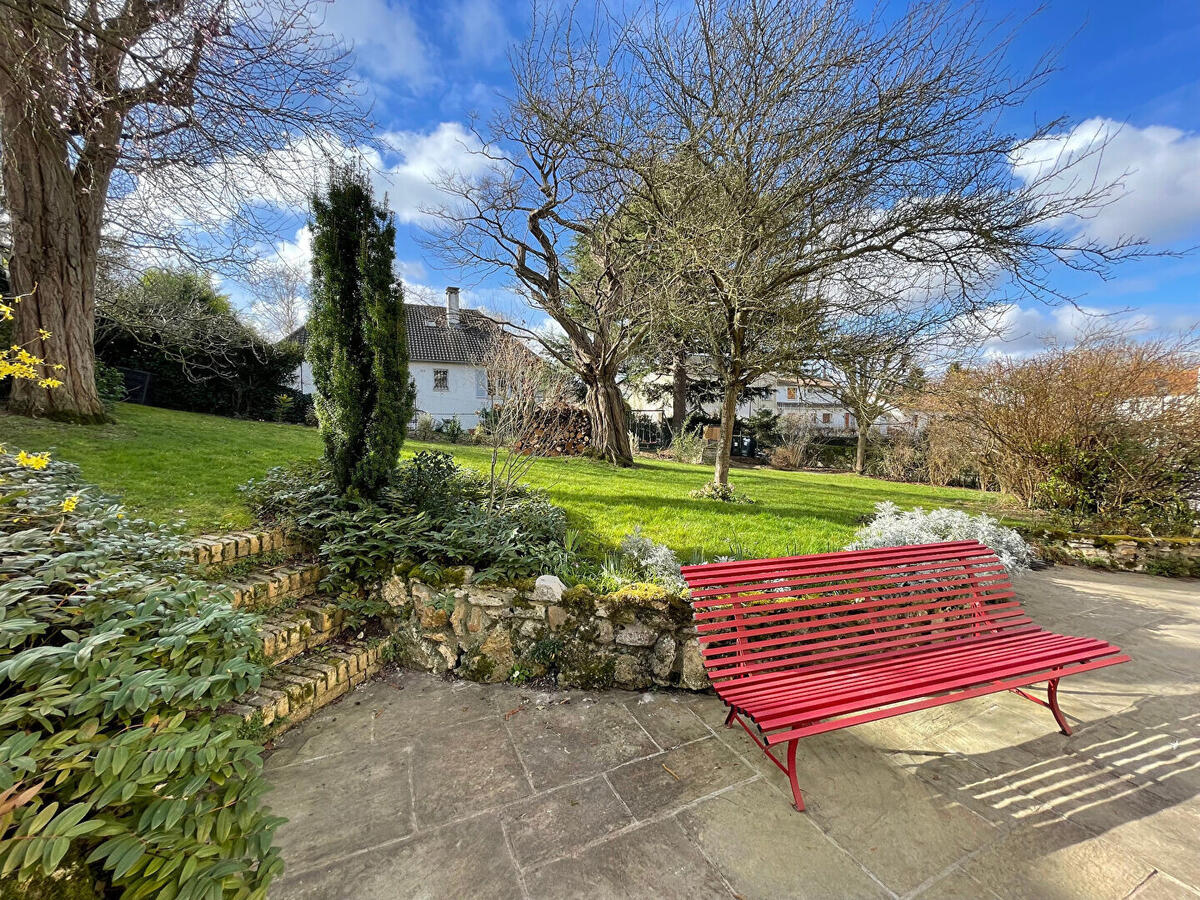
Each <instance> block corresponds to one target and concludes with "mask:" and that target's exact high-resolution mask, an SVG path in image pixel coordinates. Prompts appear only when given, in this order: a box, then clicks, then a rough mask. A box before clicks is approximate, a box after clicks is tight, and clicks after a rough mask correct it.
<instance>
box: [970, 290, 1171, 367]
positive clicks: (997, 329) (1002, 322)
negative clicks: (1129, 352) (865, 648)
mask: <svg viewBox="0 0 1200 900" xmlns="http://www.w3.org/2000/svg"><path fill="white" fill-rule="evenodd" d="M1156 326H1157V323H1156V322H1155V320H1154V319H1153V318H1152V317H1151V316H1149V315H1146V314H1144V313H1136V312H1126V311H1118V312H1114V311H1110V310H1104V309H1099V308H1097V307H1088V306H1072V305H1066V306H1057V307H1045V306H1020V305H1018V304H1016V303H1007V304H1004V305H1002V306H998V307H996V308H995V309H994V310H992V311H991V313H990V316H989V320H988V321H987V322H986V326H985V327H986V329H987V330H988V331H989V332H990V336H988V337H987V338H986V339H985V340H983V341H982V342H981V344H980V346H979V351H980V352H981V353H982V355H983V356H984V357H988V358H997V357H1005V356H1028V355H1030V354H1033V353H1037V352H1038V351H1039V350H1042V349H1044V348H1045V347H1046V345H1047V344H1057V345H1059V346H1071V345H1072V344H1074V343H1075V342H1076V341H1078V340H1079V338H1080V337H1082V336H1083V335H1084V334H1086V333H1088V332H1089V331H1095V330H1096V329H1101V328H1119V329H1120V330H1121V331H1123V332H1125V333H1126V334H1129V335H1140V334H1146V333H1148V332H1151V331H1153V330H1154V329H1155V328H1156Z"/></svg>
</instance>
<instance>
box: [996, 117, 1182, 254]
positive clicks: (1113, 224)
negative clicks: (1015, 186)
mask: <svg viewBox="0 0 1200 900" xmlns="http://www.w3.org/2000/svg"><path fill="white" fill-rule="evenodd" d="M1093 151H1095V155H1093V156H1091V157H1090V158H1087V159H1084V158H1083V157H1084V156H1086V155H1087V154H1089V153H1092V152H1093ZM1071 161H1078V163H1077V165H1075V166H1073V167H1071V168H1066V166H1067V164H1068V163H1070V162H1071ZM1013 172H1014V174H1015V175H1016V176H1017V178H1019V179H1020V180H1021V181H1023V182H1025V183H1026V184H1030V183H1032V182H1034V181H1036V180H1037V179H1039V178H1041V177H1043V176H1046V177H1047V182H1046V187H1047V189H1048V190H1049V191H1052V192H1059V191H1061V192H1071V191H1076V190H1080V191H1082V190H1087V189H1089V188H1090V187H1091V185H1092V176H1093V174H1094V175H1095V178H1096V184H1097V185H1106V184H1110V183H1114V182H1119V188H1118V190H1117V192H1116V198H1115V199H1114V200H1113V202H1112V203H1109V204H1108V205H1106V206H1104V207H1103V208H1101V209H1099V210H1098V211H1097V212H1096V214H1095V215H1094V216H1093V217H1092V218H1089V219H1084V220H1081V221H1080V222H1079V223H1078V227H1079V229H1080V231H1081V232H1083V233H1084V234H1086V235H1087V236H1088V237H1091V238H1094V239H1095V240H1098V241H1102V242H1104V243H1114V242H1116V241H1117V240H1119V239H1120V238H1122V237H1127V236H1133V237H1141V238H1145V239H1147V240H1148V241H1150V242H1151V243H1155V244H1165V243H1170V242H1172V241H1177V240H1180V239H1184V238H1188V237H1190V236H1192V235H1194V234H1195V233H1196V232H1197V231H1198V230H1200V134H1196V133H1192V132H1185V131H1181V130H1179V129H1178V128H1168V127H1165V126H1160V125H1152V126H1150V127H1148V128H1136V127H1134V126H1132V125H1122V124H1121V123H1119V122H1116V121H1114V120H1112V119H1104V118H1092V119H1088V120H1087V121H1085V122H1081V123H1080V124H1079V125H1077V126H1076V127H1075V128H1074V129H1072V130H1071V131H1070V132H1068V133H1066V134H1061V135H1055V136H1052V137H1049V138H1046V139H1045V140H1041V141H1037V142H1035V143H1034V144H1032V145H1030V146H1029V147H1026V148H1025V149H1024V151H1023V152H1022V153H1021V154H1019V156H1018V157H1017V158H1016V159H1014V161H1013Z"/></svg>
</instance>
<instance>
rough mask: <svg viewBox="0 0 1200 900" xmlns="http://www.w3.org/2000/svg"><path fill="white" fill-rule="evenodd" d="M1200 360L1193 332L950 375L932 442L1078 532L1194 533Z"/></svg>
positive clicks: (940, 395) (1090, 340)
mask: <svg viewBox="0 0 1200 900" xmlns="http://www.w3.org/2000/svg"><path fill="white" fill-rule="evenodd" d="M1198 364H1200V355H1198V347H1197V344H1196V342H1195V339H1194V336H1188V337H1183V338H1180V339H1178V340H1171V339H1155V340H1136V339H1132V338H1128V337H1125V336H1121V335H1116V334H1114V333H1111V332H1102V333H1098V334H1092V335H1087V334H1085V335H1083V336H1082V337H1081V338H1080V340H1079V341H1078V342H1077V343H1076V344H1075V345H1074V346H1072V347H1068V348H1059V347H1051V348H1049V349H1047V350H1045V351H1043V352H1041V353H1039V354H1037V355H1036V356H1033V357H1028V358H1004V359H998V360H995V361H993V362H992V363H990V364H988V365H986V366H983V367H981V368H977V369H964V368H951V369H950V370H948V371H947V373H946V374H945V376H944V377H943V378H942V380H941V383H940V384H938V386H937V389H936V391H935V392H933V394H932V396H931V398H930V402H931V404H933V411H934V412H935V413H936V414H935V415H934V416H933V418H932V420H931V422H930V426H929V427H930V431H931V433H932V437H931V440H934V438H936V440H934V443H937V444H942V445H944V444H953V445H955V446H954V449H953V453H954V455H955V456H956V457H957V458H958V459H959V460H965V461H968V462H969V465H970V467H971V468H973V469H974V470H975V471H977V472H978V473H979V475H980V478H981V481H982V483H983V484H984V486H988V485H991V484H995V485H997V486H998V487H999V488H1000V489H1002V490H1004V491H1006V492H1008V493H1011V494H1013V495H1015V496H1017V497H1019V498H1020V499H1021V500H1022V501H1024V502H1025V503H1026V504H1027V505H1028V506H1030V507H1037V506H1041V507H1046V508H1049V509H1050V510H1051V512H1052V513H1054V514H1056V515H1059V516H1061V517H1063V518H1064V519H1065V520H1067V522H1068V524H1069V525H1070V526H1071V527H1074V528H1078V527H1085V528H1087V529H1088V530H1091V531H1122V532H1128V533H1131V534H1137V535H1144V536H1145V535H1148V536H1160V535H1164V534H1172V533H1175V534H1179V533H1182V534H1185V535H1186V534H1190V533H1191V530H1192V528H1193V527H1194V525H1195V523H1196V521H1197V519H1196V512H1197V510H1196V508H1194V507H1191V506H1189V501H1196V500H1197V499H1200V403H1197V402H1195V396H1196V395H1195V391H1196V367H1197V365H1198ZM931 468H932V467H931Z"/></svg>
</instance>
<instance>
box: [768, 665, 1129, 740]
mask: <svg viewBox="0 0 1200 900" xmlns="http://www.w3.org/2000/svg"><path fill="white" fill-rule="evenodd" d="M1126 662H1129V657H1128V656H1126V655H1125V654H1121V655H1119V656H1108V657H1105V658H1103V659H1098V660H1093V661H1092V662H1087V663H1081V664H1079V665H1075V666H1064V667H1062V668H1057V669H1055V670H1054V671H1053V672H1052V673H1048V672H1037V673H1033V674H1029V675H1023V676H1021V677H1018V678H1006V679H1004V680H1002V681H993V682H991V683H990V684H985V685H979V686H978V687H973V688H967V689H964V690H961V691H955V692H954V693H952V694H951V693H947V694H941V695H939V696H936V697H926V698H923V699H921V700H915V701H913V702H911V703H905V704H899V705H896V706H886V707H882V708H877V709H875V710H873V711H871V712H865V713H861V714H859V715H854V716H844V717H842V718H838V719H832V720H829V721H825V722H818V723H815V724H813V725H805V726H801V727H798V728H792V729H789V730H787V731H777V732H774V733H772V734H770V735H768V736H767V738H766V742H767V744H768V745H769V746H775V745H777V744H783V743H787V742H788V741H794V740H797V739H798V738H802V737H810V736H812V735H814V734H824V733H825V732H827V731H837V730H838V729H840V728H849V727H850V726H851V725H861V724H863V723H865V722H874V721H877V720H879V719H887V718H891V717H892V716H899V715H903V714H904V713H909V712H917V711H918V710H922V709H929V708H931V707H934V706H941V705H943V704H946V703H954V702H955V701H957V700H969V699H970V698H972V697H982V696H984V695H986V694H998V693H1000V692H1002V691H1010V690H1012V689H1013V688H1019V687H1027V686H1029V685H1031V684H1037V683H1038V682H1039V681H1045V680H1047V678H1065V677H1066V676H1068V675H1078V674H1080V673H1081V672H1090V671H1092V670H1094V669H1102V668H1104V667H1105V666H1113V665H1117V664H1118V663H1126Z"/></svg>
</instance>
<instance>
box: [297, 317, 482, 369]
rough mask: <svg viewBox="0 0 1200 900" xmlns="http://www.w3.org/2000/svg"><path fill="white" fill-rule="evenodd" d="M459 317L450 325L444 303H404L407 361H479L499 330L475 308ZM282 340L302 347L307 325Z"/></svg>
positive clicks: (468, 362)
mask: <svg viewBox="0 0 1200 900" xmlns="http://www.w3.org/2000/svg"><path fill="white" fill-rule="evenodd" d="M458 317H459V318H458V325H457V326H454V327H451V326H449V325H447V324H446V309H445V307H442V306H430V305H427V304H424V303H405V304H404V326H405V331H406V333H407V335H408V359H409V361H410V362H438V363H462V364H464V365H479V364H481V363H482V362H483V361H484V360H485V359H486V358H487V356H488V354H489V352H490V350H491V345H492V341H493V340H495V335H496V334H497V333H498V332H497V330H495V329H493V328H492V327H490V326H491V320H490V319H488V318H487V316H485V315H483V314H482V313H481V312H479V311H478V310H474V309H461V310H459V313H458ZM284 340H288V341H293V342H295V343H297V344H299V345H300V346H301V347H303V346H304V345H305V344H306V343H307V342H308V326H302V327H300V328H298V329H296V330H295V331H294V332H292V333H291V334H290V335H288V336H287V337H286V338H285V339H284Z"/></svg>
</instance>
